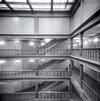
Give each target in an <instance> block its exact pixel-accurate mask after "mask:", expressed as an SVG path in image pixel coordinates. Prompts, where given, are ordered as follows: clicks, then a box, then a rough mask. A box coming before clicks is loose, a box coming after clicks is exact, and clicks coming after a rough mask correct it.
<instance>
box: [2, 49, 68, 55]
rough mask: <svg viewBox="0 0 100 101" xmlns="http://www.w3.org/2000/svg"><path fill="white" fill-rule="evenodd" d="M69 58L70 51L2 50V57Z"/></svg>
mask: <svg viewBox="0 0 100 101" xmlns="http://www.w3.org/2000/svg"><path fill="white" fill-rule="evenodd" d="M27 55H29V56H37V55H38V56H67V55H69V50H66V49H62V50H54V49H53V50H51V49H48V50H41V49H39V50H19V49H0V56H27Z"/></svg>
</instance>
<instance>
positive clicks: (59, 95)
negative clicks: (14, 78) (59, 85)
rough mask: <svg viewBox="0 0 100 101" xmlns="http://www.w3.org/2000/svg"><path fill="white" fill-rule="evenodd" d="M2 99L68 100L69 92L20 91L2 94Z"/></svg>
mask: <svg viewBox="0 0 100 101" xmlns="http://www.w3.org/2000/svg"><path fill="white" fill-rule="evenodd" d="M2 98H3V100H4V101H15V100H16V101H26V100H27V101H29V100H32V101H33V100H63V101H66V99H67V100H68V101H69V99H70V98H71V93H70V92H37V93H36V92H23V93H22V92H20V93H12V94H11V93H10V94H2Z"/></svg>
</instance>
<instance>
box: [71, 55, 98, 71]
mask: <svg viewBox="0 0 100 101" xmlns="http://www.w3.org/2000/svg"><path fill="white" fill-rule="evenodd" d="M70 58H72V59H75V60H78V61H80V62H81V63H84V64H89V65H92V66H94V67H95V68H94V67H92V66H89V67H88V68H91V69H92V70H95V71H97V72H100V63H99V62H96V61H93V60H89V59H84V58H80V57H76V56H70Z"/></svg>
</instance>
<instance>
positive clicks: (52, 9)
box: [51, 0, 53, 13]
mask: <svg viewBox="0 0 100 101" xmlns="http://www.w3.org/2000/svg"><path fill="white" fill-rule="evenodd" d="M51 13H53V0H51Z"/></svg>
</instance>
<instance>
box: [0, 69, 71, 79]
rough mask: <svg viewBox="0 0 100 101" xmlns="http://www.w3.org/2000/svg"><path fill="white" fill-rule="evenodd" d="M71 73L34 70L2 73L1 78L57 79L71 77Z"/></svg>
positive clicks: (0, 72) (67, 71) (0, 73)
mask: <svg viewBox="0 0 100 101" xmlns="http://www.w3.org/2000/svg"><path fill="white" fill-rule="evenodd" d="M70 76H71V71H69V70H66V71H65V70H63V71H53V70H52V71H49V70H48V71H43V70H34V71H0V78H1V79H7V78H29V77H30V78H36V77H39V78H40V77H41V78H43V77H45V78H49V77H52V78H55V77H57V78H58V77H59V78H60V77H64V78H65V77H70Z"/></svg>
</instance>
